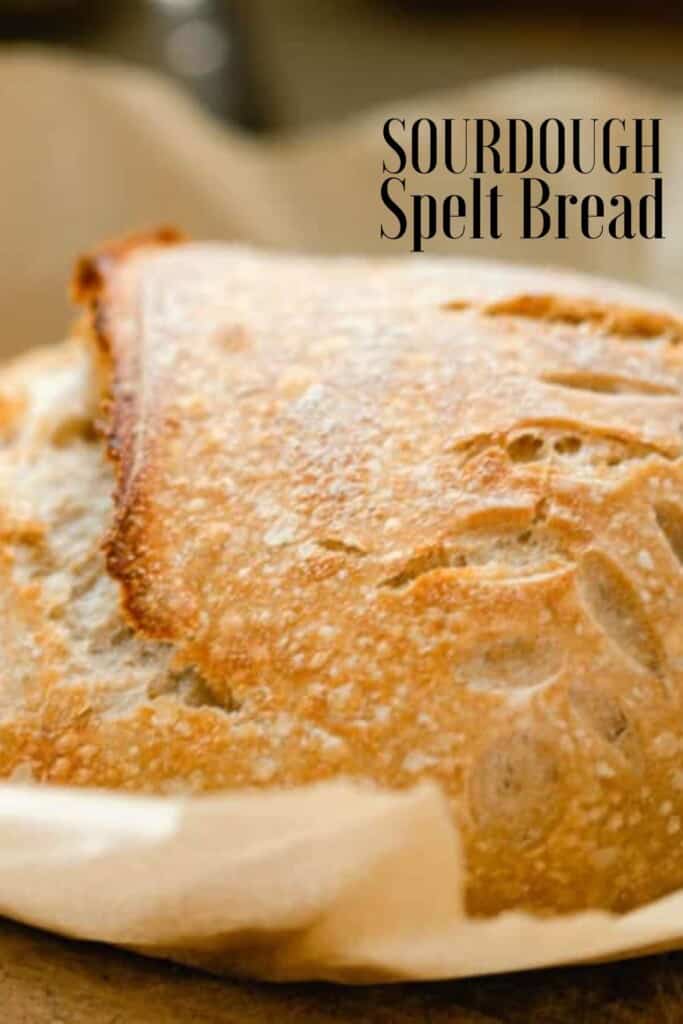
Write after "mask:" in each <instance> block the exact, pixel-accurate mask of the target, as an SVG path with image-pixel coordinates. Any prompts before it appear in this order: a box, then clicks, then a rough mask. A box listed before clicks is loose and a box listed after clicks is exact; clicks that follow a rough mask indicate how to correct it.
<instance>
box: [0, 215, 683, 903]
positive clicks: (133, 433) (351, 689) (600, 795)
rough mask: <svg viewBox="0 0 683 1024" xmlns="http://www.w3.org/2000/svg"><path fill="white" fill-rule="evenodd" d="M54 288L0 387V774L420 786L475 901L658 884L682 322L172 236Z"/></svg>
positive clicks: (681, 409)
mask: <svg viewBox="0 0 683 1024" xmlns="http://www.w3.org/2000/svg"><path fill="white" fill-rule="evenodd" d="M75 291H76V294H77V297H78V299H79V301H81V302H82V303H83V304H84V306H85V308H86V333H87V334H88V335H89V341H88V342H87V343H83V342H81V341H79V340H76V341H73V342H71V343H69V344H68V345H66V346H63V347H61V348H55V349H52V350H44V351H42V352H37V353H35V354H32V355H29V356H27V357H24V358H23V359H22V360H20V361H18V362H17V363H15V364H14V365H12V366H10V367H8V368H6V369H5V371H4V373H3V375H2V377H0V430H1V431H2V437H3V441H4V445H3V447H2V449H1V450H0V488H1V490H0V503H1V507H0V525H1V544H0V573H1V574H2V587H1V588H0V593H1V594H2V597H1V600H2V604H3V609H2V618H1V620H0V621H1V622H2V626H1V627H0V629H2V646H1V647H0V650H1V652H2V653H1V655H0V657H1V658H2V664H3V668H2V680H3V682H2V686H1V687H0V773H1V774H2V775H4V776H11V777H14V778H25V777H29V776H30V777H31V778H34V779H37V780H46V781H55V782H61V783H69V784H78V785H104V786H114V787H118V788H124V789H129V790H144V791H151V792H173V791H201V790H206V789H218V788H230V787H244V786H252V787H254V786H256V787H264V786H266V787H274V786H282V785H285V786H291V785H296V784H300V783H305V782H309V781H313V780H318V779H324V778H329V777H333V776H338V775H344V776H347V777H352V778H356V779H359V780H371V781H373V782H375V783H379V784H380V785H383V786H391V787H404V786H408V785H411V784H413V783H414V782H415V781H416V780H418V779H420V778H431V779H434V780H436V781H437V782H438V783H439V784H440V785H441V787H442V788H443V790H444V792H445V793H446V794H447V796H448V798H449V800H450V804H451V807H452V811H453V816H454V820H455V822H456V823H457V826H458V828H459V830H460V832H461V835H462V838H463V843H464V848H465V855H466V863H467V902H468V907H469V909H470V911H471V912H472V913H475V914H492V913H495V912H497V911H499V910H501V909H504V908H510V907H525V908H529V909H533V910H537V911H542V912H553V911H566V910H574V909H578V908H582V907H596V906H597V907H607V908H613V909H617V910H623V909H626V908H629V907H632V906H635V905H638V904H640V903H642V902H644V901H646V900H648V899H651V898H654V897H656V896H657V895H660V894H661V893H664V892H666V891H669V890H671V889H673V888H676V887H678V886H680V885H681V884H683V847H682V843H681V836H682V835H683V832H682V831H681V827H682V824H681V823H682V822H683V763H682V756H681V752H682V751H683V720H682V717H681V716H682V695H683V628H682V627H681V625H680V621H681V611H682V610H683V567H682V561H683V469H682V465H681V455H682V454H683V451H682V446H683V403H682V401H681V388H682V387H683V323H681V321H680V320H679V319H678V317H677V315H676V311H675V310H673V309H669V308H667V307H666V306H665V305H662V304H661V303H660V304H657V305H653V300H652V299H651V298H650V299H647V298H645V299H643V298H642V297H641V296H639V295H634V293H633V291H632V290H624V289H622V288H620V287H619V286H615V285H610V284H606V283H604V282H598V281H595V280H591V279H585V278H580V277H569V276H563V275H558V274H553V273H548V272H539V271H532V270H518V269H514V268H509V267H501V266H497V265H495V264H491V265H479V264H469V263H459V262H449V261H432V260H429V259H413V260H404V261H397V262H386V263H373V262H369V261H362V260H350V259H349V260H322V259H306V258H303V257H293V256H285V255H267V254H262V253H258V252H254V251H249V250H245V249H241V248H237V247H231V246H226V245H195V244H184V243H178V242H176V241H175V240H174V239H173V237H172V236H171V235H170V234H160V235H159V237H158V238H149V239H138V240H134V241H131V242H129V243H125V244H121V245H114V246H109V247H105V248H103V249H102V250H101V251H100V252H98V253H97V254H95V255H94V256H93V257H89V258H87V259H85V260H83V261H82V262H81V264H80V265H79V268H78V270H77V274H76V279H75ZM98 407H99V412H97V409H98ZM94 426H99V428H103V429H104V430H105V431H106V434H107V441H106V442H102V441H100V439H99V438H98V436H97V433H96V431H95V429H94ZM103 541H104V544H103Z"/></svg>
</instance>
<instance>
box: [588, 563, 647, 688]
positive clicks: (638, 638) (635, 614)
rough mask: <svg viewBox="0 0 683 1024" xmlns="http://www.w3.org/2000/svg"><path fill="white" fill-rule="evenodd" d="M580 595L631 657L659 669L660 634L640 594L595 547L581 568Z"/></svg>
mask: <svg viewBox="0 0 683 1024" xmlns="http://www.w3.org/2000/svg"><path fill="white" fill-rule="evenodd" d="M578 584H579V591H580V593H581V596H582V598H583V600H584V602H585V604H586V606H587V609H588V611H589V613H590V615H591V617H592V618H593V619H594V620H595V622H596V623H597V624H598V625H599V626H600V627H601V628H602V630H603V631H604V632H605V633H606V634H607V636H608V637H609V638H610V640H611V641H612V643H613V644H614V645H615V646H616V647H618V648H619V649H620V650H621V651H622V652H623V654H624V655H626V656H627V657H628V658H629V660H631V661H635V662H637V663H638V664H640V665H641V666H642V667H643V668H644V669H646V670H647V671H648V672H654V673H657V672H658V671H659V669H660V651H659V644H658V642H657V637H656V635H655V632H654V630H653V628H652V626H651V624H650V621H649V619H648V616H647V613H646V611H645V608H644V607H643V603H642V601H641V600H640V597H639V595H638V593H637V591H636V589H635V587H634V586H633V584H632V583H631V581H630V580H629V578H628V577H627V576H626V574H625V573H624V572H623V571H622V570H621V568H620V567H619V566H618V565H617V564H616V563H615V562H613V561H612V559H611V558H608V557H607V555H605V554H604V553H603V552H602V551H598V550H597V549H592V550H590V551H587V552H586V554H585V555H584V556H583V558H582V559H581V562H580V564H579V569H578Z"/></svg>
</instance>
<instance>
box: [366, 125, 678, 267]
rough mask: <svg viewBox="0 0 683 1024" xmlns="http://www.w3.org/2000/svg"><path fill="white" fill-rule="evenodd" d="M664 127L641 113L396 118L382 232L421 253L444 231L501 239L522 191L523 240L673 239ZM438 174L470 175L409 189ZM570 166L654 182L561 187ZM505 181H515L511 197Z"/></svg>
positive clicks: (387, 135)
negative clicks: (452, 184)
mask: <svg viewBox="0 0 683 1024" xmlns="http://www.w3.org/2000/svg"><path fill="white" fill-rule="evenodd" d="M660 123H661V122H660V118H638V117H636V118H631V119H629V120H624V119H622V118H616V117H610V118H607V119H606V120H602V121H601V120H600V119H598V118H588V119H583V118H571V119H570V120H569V121H562V120H560V119H559V118H555V117H550V118H546V119H545V120H544V121H541V122H540V123H539V124H532V123H531V122H530V121H527V120H526V119H524V118H508V119H507V120H506V121H503V122H498V121H494V120H492V119H491V118H467V117H465V118H460V119H457V118H444V119H443V120H441V121H438V122H437V121H434V120H432V119H431V118H428V117H420V118H417V119H416V120H414V121H413V122H412V123H407V122H406V121H405V120H404V119H403V118H398V117H390V118H388V119H387V120H386V121H385V122H384V127H383V137H384V141H385V143H386V145H387V147H388V149H389V150H390V153H388V154H387V156H386V157H385V159H384V161H383V164H382V183H381V186H380V197H381V201H382V205H383V207H384V209H385V211H386V212H385V213H384V214H383V220H382V224H381V226H380V235H381V237H382V238H386V239H391V240H396V239H400V238H405V237H408V238H409V239H410V241H411V248H412V251H413V252H422V251H423V250H424V244H425V242H427V241H428V240H430V239H433V238H435V237H437V236H438V235H441V236H442V237H445V238H449V239H453V240H454V241H457V240H458V239H460V238H465V237H468V238H494V239H496V238H501V237H502V230H501V221H502V218H501V214H502V205H501V204H502V202H503V200H504V195H505V194H509V191H512V190H514V189H519V190H520V191H519V193H518V195H519V201H518V203H517V206H518V207H519V209H520V211H521V212H520V223H519V236H520V237H521V238H524V239H535V238H545V237H548V236H550V237H554V238H558V239H565V238H571V237H574V236H575V235H581V236H583V237H584V238H589V239H597V238H601V237H603V236H609V237H611V238H616V239H632V238H636V237H638V236H640V237H641V238H663V237H664V234H663V181H662V177H661V166H660V142H661V131H660ZM437 170H438V171H441V172H442V173H443V172H444V171H445V172H446V173H447V174H448V175H452V176H453V177H458V178H461V179H462V180H463V184H459V186H458V191H457V192H456V191H454V192H448V193H446V194H443V193H441V194H436V193H434V192H430V191H413V190H412V189H411V188H410V187H409V185H408V176H410V180H415V176H416V175H417V176H420V177H422V176H424V177H426V176H428V175H430V174H432V173H433V172H435V171H437ZM529 172H532V173H529ZM566 172H568V173H573V174H575V175H579V176H581V177H582V178H588V177H589V176H590V175H591V174H595V173H600V172H602V173H603V175H604V174H606V175H609V176H613V177H614V178H617V177H618V176H619V175H629V176H632V175H641V176H643V182H644V186H645V187H644V189H643V192H642V194H641V195H639V196H637V197H635V198H634V197H633V196H632V195H626V194H624V193H623V192H620V191H619V190H618V188H617V189H615V190H614V191H610V192H609V193H608V194H601V193H599V192H596V191H590V189H586V190H585V191H582V192H581V193H578V192H564V191H559V190H556V189H553V187H552V185H551V181H552V178H553V177H554V176H556V175H559V174H562V173H566ZM505 176H507V179H506V177H505ZM499 179H502V181H505V180H507V182H508V183H509V188H508V187H507V186H506V189H505V193H504V192H503V190H502V187H501V184H500V183H499ZM547 179H551V181H549V180H547ZM608 180H609V179H608Z"/></svg>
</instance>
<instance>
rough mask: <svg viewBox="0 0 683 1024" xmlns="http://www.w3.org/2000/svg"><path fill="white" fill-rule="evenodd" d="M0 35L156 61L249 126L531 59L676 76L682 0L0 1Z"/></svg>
mask: <svg viewBox="0 0 683 1024" xmlns="http://www.w3.org/2000/svg"><path fill="white" fill-rule="evenodd" d="M0 36H1V37H3V38H4V39H6V40H39V41H42V42H46V43H53V44H58V45H61V46H65V45H66V46H69V47H74V48H77V49H78V50H83V51H86V52H91V53H95V54H101V55H105V56H108V57H115V58H117V59H123V60H127V61H132V62H135V63H139V64H142V65H145V66H148V67H152V68H155V69H159V70H163V71H165V72H167V73H169V74H170V75H171V76H173V77H174V78H175V79H177V80H178V81H180V82H181V83H182V84H183V85H184V86H186V87H187V88H188V89H189V90H191V92H192V93H194V94H195V95H196V96H197V98H198V99H199V100H200V101H201V102H202V103H204V104H205V105H206V106H207V107H208V108H209V109H210V110H211V111H213V112H214V113H216V114H218V115H219V116H221V117H223V118H226V119H229V120H230V121H233V122H237V123H239V124H240V125H242V126H244V127H246V128H248V129H251V130H255V131H261V132H267V131H279V130H284V129H291V128H299V127H302V126H310V125H313V124H319V123H321V122H326V121H329V120H336V119H338V118H340V117H344V116H346V115H348V114H351V113H354V112H356V111H358V110H361V109H363V108H365V107H368V106H370V105H372V104H376V103H382V102H384V101H387V100H391V99H394V98H399V97H400V98H405V97H407V96H410V95H413V94H416V93H421V92H424V91H431V90H435V89H442V88H445V87H449V86H457V85H461V84H462V83H466V82H473V81H476V80H477V79H481V78H485V77H488V76H492V75H501V74H508V73H510V72H515V71H519V70H529V69H533V68H543V67H553V68H556V67H562V66H569V67H573V68H595V67H599V68H601V69H602V70H603V71H611V72H615V73H621V74H627V75H629V76H631V77H636V78H640V79H643V80H645V81H648V82H650V83H654V84H656V85H661V86H665V87H672V88H681V86H682V85H683V60H682V59H681V58H682V56H683V2H682V0H654V2H653V0H572V2H555V0H545V2H543V0H497V2H496V0H109V2H107V0H0Z"/></svg>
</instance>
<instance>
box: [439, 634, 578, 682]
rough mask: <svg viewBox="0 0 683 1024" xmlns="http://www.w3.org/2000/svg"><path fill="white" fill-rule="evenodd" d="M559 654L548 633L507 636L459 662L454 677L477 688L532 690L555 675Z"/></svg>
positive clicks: (558, 664) (559, 665)
mask: <svg viewBox="0 0 683 1024" xmlns="http://www.w3.org/2000/svg"><path fill="white" fill-rule="evenodd" d="M561 665H562V658H561V654H560V651H559V650H558V648H557V645H556V644H554V643H553V642H552V641H551V640H549V639H548V637H545V636H543V637H541V636H539V637H535V638H529V637H506V638H505V639H503V640H499V641H498V642H496V643H493V644H491V645H489V646H488V647H486V648H485V649H484V650H483V651H477V653H476V654H475V655H474V656H473V657H471V658H469V659H467V661H464V662H462V663H460V664H459V665H458V667H457V673H456V674H457V678H458V680H459V681H461V682H463V683H464V684H465V685H467V686H469V687H472V688H473V689H479V690H500V691H508V690H532V689H537V688H538V687H540V686H544V685H546V684H548V683H550V682H551V681H552V680H553V679H555V678H556V677H557V674H558V672H559V670H560V668H561Z"/></svg>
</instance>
